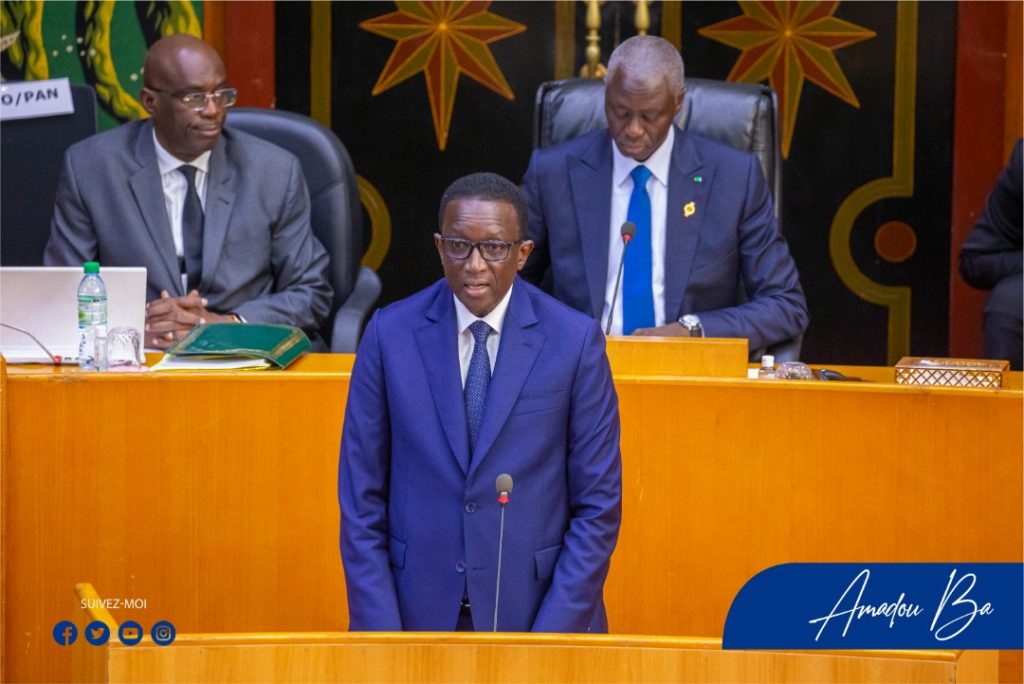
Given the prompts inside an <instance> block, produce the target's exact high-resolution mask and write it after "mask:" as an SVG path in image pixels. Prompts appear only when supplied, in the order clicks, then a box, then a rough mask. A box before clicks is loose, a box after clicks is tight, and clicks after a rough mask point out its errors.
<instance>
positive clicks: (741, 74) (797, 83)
mask: <svg viewBox="0 0 1024 684" xmlns="http://www.w3.org/2000/svg"><path fill="white" fill-rule="evenodd" d="M739 4H740V8H741V9H742V10H743V16H740V17H733V18H732V19H726V20H725V21H722V22H719V23H717V24H714V25H712V26H708V27H706V28H703V29H700V30H699V31H698V33H700V35H702V36H704V37H705V38H711V39H712V40H716V41H718V42H719V43H724V44H725V45H728V46H730V47H734V48H737V49H739V50H742V52H741V53H740V56H739V58H738V59H737V60H736V64H735V65H734V66H733V68H732V71H731V72H729V77H728V78H729V80H730V81H744V82H746V83H759V82H761V81H763V80H765V79H766V78H767V79H768V81H769V83H771V86H772V88H774V89H775V92H776V93H778V97H779V110H780V111H779V117H780V119H781V120H782V156H783V157H788V156H789V147H790V144H791V143H792V141H793V129H794V128H795V127H796V113H797V108H798V107H799V105H800V93H801V91H802V90H803V87H804V80H809V81H810V82H811V83H814V84H816V85H818V86H820V87H821V88H824V89H825V90H826V91H828V92H829V93H832V94H833V95H835V96H836V97H838V98H839V99H840V100H842V101H843V102H846V103H847V104H850V105H853V106H854V107H858V108H859V107H860V102H859V101H858V100H857V96H856V95H854V93H853V88H851V87H850V83H849V82H848V81H847V80H846V76H845V75H844V74H843V69H842V67H840V66H839V62H837V61H836V57H835V54H834V51H835V50H838V49H839V48H843V47H846V46H848V45H853V44H854V43H859V42H860V41H862V40H867V39H869V38H873V37H874V36H875V32H874V31H870V30H868V29H866V28H863V27H861V26H857V25H856V24H852V23H850V22H848V21H844V20H842V19H837V18H836V17H834V16H833V14H834V13H835V11H836V8H837V7H838V6H839V2H838V0H836V1H833V2H768V1H757V2H753V1H747V2H740V3H739Z"/></svg>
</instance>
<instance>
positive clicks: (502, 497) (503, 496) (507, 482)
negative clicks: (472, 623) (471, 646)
mask: <svg viewBox="0 0 1024 684" xmlns="http://www.w3.org/2000/svg"><path fill="white" fill-rule="evenodd" d="M494 489H495V490H497V492H498V503H499V504H501V527H499V528H498V576H497V579H496V580H495V582H494V628H493V631H495V632H497V631H498V595H499V593H500V592H501V549H502V546H503V545H504V544H505V504H507V503H508V495H509V493H510V492H511V491H512V476H511V475H509V474H508V473H502V474H501V475H499V476H498V479H497V480H495V481H494Z"/></svg>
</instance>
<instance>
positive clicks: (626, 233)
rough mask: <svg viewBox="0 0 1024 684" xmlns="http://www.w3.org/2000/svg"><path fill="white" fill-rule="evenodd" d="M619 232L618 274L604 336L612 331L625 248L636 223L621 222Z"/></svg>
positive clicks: (624, 262) (624, 260) (631, 237)
mask: <svg viewBox="0 0 1024 684" xmlns="http://www.w3.org/2000/svg"><path fill="white" fill-rule="evenodd" d="M619 233H620V234H621V235H622V256H620V257H619V274H618V275H617V276H615V289H614V290H612V305H611V307H609V309H608V323H607V324H606V325H605V326H604V334H605V336H607V335H608V334H610V333H611V331H612V319H613V318H615V300H616V299H617V298H618V296H619V285H620V284H621V283H622V267H623V266H625V265H626V248H627V247H629V243H630V241H631V240H632V239H633V236H634V235H636V224H635V223H633V222H632V221H626V222H625V223H623V224H622V228H620V229H619Z"/></svg>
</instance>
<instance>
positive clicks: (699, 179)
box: [693, 176, 704, 183]
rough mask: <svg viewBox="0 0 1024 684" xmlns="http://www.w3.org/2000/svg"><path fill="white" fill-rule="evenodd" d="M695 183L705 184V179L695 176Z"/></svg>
mask: <svg viewBox="0 0 1024 684" xmlns="http://www.w3.org/2000/svg"><path fill="white" fill-rule="evenodd" d="M693 182H694V183H703V182H704V177H703V176H694V177H693Z"/></svg>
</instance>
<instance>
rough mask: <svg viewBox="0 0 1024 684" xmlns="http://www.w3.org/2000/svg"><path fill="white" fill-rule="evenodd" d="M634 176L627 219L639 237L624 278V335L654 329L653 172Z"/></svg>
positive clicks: (630, 251)
mask: <svg viewBox="0 0 1024 684" xmlns="http://www.w3.org/2000/svg"><path fill="white" fill-rule="evenodd" d="M629 175H630V176H632V177H633V194H632V195H630V197H629V209H628V210H627V212H626V220H627V221H632V222H633V225H635V226H636V235H634V236H633V239H632V240H631V241H630V243H629V249H627V250H626V264H625V266H624V267H623V271H624V272H623V275H622V334H623V335H629V334H630V333H632V332H633V331H634V330H636V329H637V328H652V327H654V291H653V290H652V289H651V197H650V195H648V194H647V179H648V178H650V177H651V170H650V169H648V168H647V167H646V166H642V165H641V166H637V167H636V168H635V169H633V171H632V172H631V173H630V174H629Z"/></svg>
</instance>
